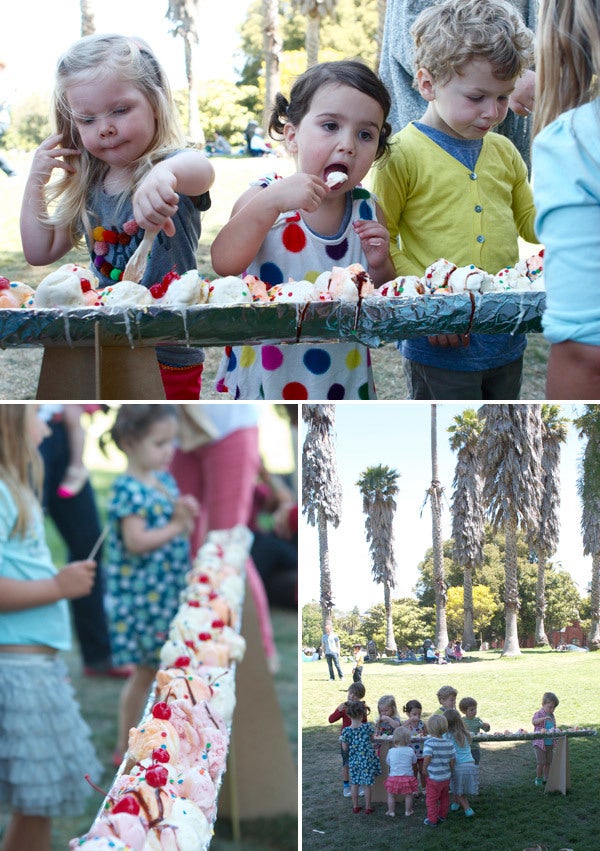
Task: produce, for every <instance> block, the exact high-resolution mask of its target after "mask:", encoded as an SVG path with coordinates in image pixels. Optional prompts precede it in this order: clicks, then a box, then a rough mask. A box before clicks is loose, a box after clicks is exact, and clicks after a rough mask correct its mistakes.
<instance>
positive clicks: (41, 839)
mask: <svg viewBox="0 0 600 851" xmlns="http://www.w3.org/2000/svg"><path fill="white" fill-rule="evenodd" d="M51 832H52V821H51V819H50V818H48V817H46V816H26V815H23V813H16V812H14V813H13V814H12V816H11V819H10V822H9V823H8V827H7V828H6V833H5V834H4V839H3V840H2V845H0V851H25V849H26V848H27V849H32V851H33V849H35V851H50V838H51Z"/></svg>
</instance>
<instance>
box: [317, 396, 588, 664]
mask: <svg viewBox="0 0 600 851" xmlns="http://www.w3.org/2000/svg"><path fill="white" fill-rule="evenodd" d="M303 417H304V420H305V421H306V423H307V428H308V430H307V435H306V439H305V442H304V448H303V469H302V475H303V479H302V482H303V495H302V500H303V512H304V514H305V515H306V518H307V521H308V523H309V524H311V525H315V526H317V528H318V534H319V557H320V573H321V598H320V601H319V607H320V615H321V621H322V622H324V620H325V619H327V618H328V617H331V615H332V612H333V593H332V588H331V571H330V567H329V547H328V538H327V527H328V525H333V526H334V528H335V527H336V526H337V525H339V522H340V517H341V501H342V493H341V486H340V483H339V478H338V474H337V469H336V456H335V436H334V423H335V406H334V405H305V406H304V407H303ZM568 422H569V420H568V419H567V418H565V417H564V416H563V412H562V409H561V408H560V406H558V405H549V404H546V405H525V404H523V405H519V404H513V405H482V406H481V407H480V408H479V409H478V410H477V411H475V410H473V409H466V410H465V411H464V412H463V413H461V414H459V415H457V416H456V417H455V418H454V421H453V424H452V425H451V426H450V428H449V433H450V445H451V448H452V449H453V451H455V452H456V454H457V463H456V468H455V475H454V480H453V496H452V502H451V510H452V539H451V541H450V542H446V543H445V542H443V541H442V535H441V506H440V497H441V493H442V490H443V489H442V488H441V485H440V482H439V477H438V475H437V420H436V405H431V461H432V478H431V485H430V487H429V489H428V500H430V503H431V512H432V548H431V551H430V558H426V560H425V562H424V565H425V564H427V565H428V573H427V583H426V585H423V593H422V595H421V599H419V598H417V600H416V601H415V606H417V609H418V611H417V612H416V614H417V615H418V616H419V617H420V618H421V621H420V622H419V628H421V625H422V624H424V625H425V626H427V627H428V628H429V629H431V620H432V617H433V628H434V634H435V642H434V643H435V646H436V648H437V649H438V650H443V649H444V647H445V646H446V645H447V643H448V614H449V611H452V610H451V609H449V599H450V596H452V600H451V602H452V604H453V605H455V604H456V592H453V593H452V595H450V592H451V590H452V589H455V588H460V592H461V596H462V602H461V606H460V609H461V621H462V622H461V624H460V634H461V636H462V641H463V646H464V647H465V648H466V649H469V648H472V647H474V646H475V643H476V636H475V628H476V623H475V599H476V593H475V592H476V589H477V597H478V598H479V601H478V602H479V604H481V598H482V594H483V592H482V590H481V589H482V588H487V589H488V590H490V591H491V601H490V606H491V605H492V603H493V604H494V605H495V606H498V603H499V597H498V595H501V603H502V605H501V617H502V622H503V627H504V638H503V643H504V647H503V653H504V654H505V655H518V654H519V653H520V648H519V631H520V630H521V632H522V630H523V629H524V628H526V619H525V618H524V614H525V611H526V609H525V608H524V606H523V602H524V599H526V597H527V595H529V596H530V597H531V606H530V607H529V609H528V610H527V611H528V618H529V621H530V622H531V625H532V627H533V633H534V635H535V643H536V644H537V645H545V644H547V643H548V637H547V627H548V623H547V621H548V616H549V613H550V612H551V613H552V618H553V622H552V626H557V623H556V622H554V618H556V617H558V611H559V608H560V607H557V606H554V608H550V607H549V597H550V594H551V591H552V593H554V589H555V588H559V587H560V590H559V592H558V597H557V599H561V598H562V601H563V602H564V603H566V604H567V609H565V608H564V607H562V608H560V626H564V625H566V622H570V621H571V620H574V619H576V617H578V616H580V610H581V609H582V608H585V601H582V600H581V599H579V595H578V593H577V592H576V589H575V586H574V584H573V583H572V580H570V577H569V576H568V574H565V573H564V572H563V571H556V570H555V569H554V568H553V567H552V564H551V562H550V558H551V556H552V554H553V553H554V552H555V550H556V547H557V543H558V537H559V532H560V519H559V518H560V513H559V512H560V498H561V493H560V480H559V463H560V447H561V445H562V444H563V443H564V442H565V440H566V436H567V425H568ZM574 424H575V426H576V428H577V429H578V430H579V434H580V437H581V438H582V439H583V440H584V441H585V449H584V452H583V457H582V462H581V468H580V472H579V478H578V491H579V495H580V498H581V503H582V515H581V528H582V539H583V547H584V554H585V555H591V556H592V575H591V583H590V589H591V590H590V597H589V624H588V628H589V632H588V646H589V648H590V649H591V650H596V649H599V648H600V617H599V615H600V406H598V405H586V406H585V407H584V412H583V413H582V414H581V416H579V417H578V418H577V419H575V420H574ZM399 476H400V474H399V473H398V472H397V471H396V470H394V469H392V468H390V467H388V466H387V465H383V464H381V465H379V466H377V467H371V468H367V470H365V471H364V472H363V474H362V475H361V477H360V479H359V481H358V482H357V483H356V484H357V487H358V488H359V490H360V492H361V495H362V497H363V511H364V513H365V535H366V539H367V541H368V542H369V548H370V554H371V560H372V566H371V570H372V575H373V579H374V581H375V582H377V583H379V584H381V585H383V591H384V603H383V609H384V612H385V621H386V623H385V642H384V644H385V650H386V652H387V653H389V654H393V653H395V651H396V647H397V643H396V638H395V624H394V606H393V601H392V590H393V588H394V587H395V573H396V563H395V558H394V542H393V516H394V512H395V509H396V503H395V499H394V497H395V495H396V494H397V492H398V485H397V480H398V478H399ZM490 536H492V540H491V541H490ZM492 544H493V546H494V548H495V552H496V554H497V555H498V554H500V555H501V558H502V570H501V577H500V575H499V572H498V570H497V569H496V572H495V574H494V571H492V570H491V568H490V551H491V550H490V548H491V547H492ZM448 547H450V558H451V564H452V565H455V566H458V570H459V581H457V574H456V570H454V572H452V571H451V570H449V567H448V564H447V558H448ZM486 548H487V549H486ZM523 550H524V552H523ZM496 562H497V558H496ZM424 576H425V566H423V570H422V580H423V577H424ZM482 580H485V581H482ZM474 583H477V584H474ZM525 587H527V589H528V590H527V594H526V593H525ZM533 588H535V591H533ZM417 597H418V595H417ZM554 602H555V600H554V598H553V604H554ZM406 606H407V602H406V601H404V608H405V609H406ZM569 607H570V608H569ZM409 608H410V606H409ZM413 608H414V607H413ZM432 612H433V615H432V614H431V613H432ZM497 615H498V613H497V612H493V613H492V610H491V608H490V610H489V611H488V617H489V624H488V628H490V629H494V628H497V624H496V627H494V617H497ZM452 626H453V629H454V632H455V634H456V633H457V632H459V630H458V629H457V628H456V624H453V625H452ZM480 627H481V625H480V624H477V628H478V629H480ZM527 628H529V627H528V626H527Z"/></svg>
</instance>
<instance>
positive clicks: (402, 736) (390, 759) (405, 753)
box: [385, 727, 419, 818]
mask: <svg viewBox="0 0 600 851" xmlns="http://www.w3.org/2000/svg"><path fill="white" fill-rule="evenodd" d="M410 738H411V731H410V730H409V729H408V727H397V728H396V729H395V730H394V735H393V739H392V741H393V744H392V746H391V747H390V749H389V751H388V753H387V756H386V758H385V761H386V762H387V764H388V765H389V767H390V773H389V774H388V776H387V778H386V780H385V788H386V789H387V805H388V808H387V813H386V816H391V817H392V818H393V817H394V816H395V815H396V795H404V815H405V816H412V814H413V812H414V810H413V795H414V794H415V792H418V791H419V785H418V783H417V778H416V777H415V774H414V768H413V766H414V765H415V763H416V761H417V755H416V753H415V752H414V750H413V749H412V748H411V746H410Z"/></svg>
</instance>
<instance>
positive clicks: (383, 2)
mask: <svg viewBox="0 0 600 851" xmlns="http://www.w3.org/2000/svg"><path fill="white" fill-rule="evenodd" d="M386 7H387V0H377V56H376V57H375V68H379V63H380V61H381V46H382V44H383V30H384V27H385V11H386Z"/></svg>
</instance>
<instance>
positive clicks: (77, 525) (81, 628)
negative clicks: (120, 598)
mask: <svg viewBox="0 0 600 851" xmlns="http://www.w3.org/2000/svg"><path fill="white" fill-rule="evenodd" d="M48 425H49V427H50V430H51V434H50V435H49V437H47V438H46V439H45V440H44V441H43V442H42V444H41V446H40V452H41V454H42V457H43V459H44V499H43V504H44V508H45V509H46V511H47V512H48V514H49V515H50V517H51V518H52V521H53V522H54V524H55V525H56V528H57V529H58V532H59V534H60V536H61V537H62V539H63V540H64V542H65V544H66V546H67V549H68V560H69V561H76V560H78V559H86V558H87V557H88V556H89V554H90V552H91V551H92V548H93V546H94V544H95V543H96V541H97V540H98V537H99V535H100V532H101V527H100V518H99V516H98V509H97V507H96V500H95V496H94V491H93V489H92V486H91V484H90V482H89V481H87V482H86V483H85V485H84V486H83V488H82V489H81V491H80V492H79V493H78V494H77V495H76V496H74V497H72V498H70V499H64V498H63V497H59V496H58V495H57V493H56V489H57V488H58V486H59V484H60V483H61V481H62V480H63V478H64V475H65V471H66V469H67V467H68V466H69V460H70V452H69V444H68V439H67V432H66V429H65V428H64V426H63V425H62V424H61V423H60V422H50V423H49V424H48ZM96 560H97V561H98V569H97V571H96V578H95V580H94V585H93V588H92V590H91V592H90V594H88V595H87V596H86V597H81V598H80V599H78V600H72V601H71V610H72V612H73V621H74V626H75V632H76V634H77V640H78V642H79V646H80V648H81V655H82V657H83V664H84V665H85V666H86V667H89V668H91V669H96V670H98V671H99V672H100V671H102V670H109V669H110V668H111V667H112V662H111V656H110V639H109V635H108V626H107V623H106V613H105V611H104V580H103V574H102V564H101V553H99V554H98V555H97V556H96Z"/></svg>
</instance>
